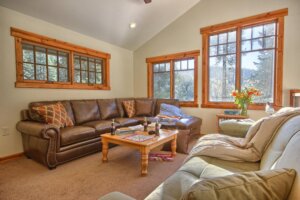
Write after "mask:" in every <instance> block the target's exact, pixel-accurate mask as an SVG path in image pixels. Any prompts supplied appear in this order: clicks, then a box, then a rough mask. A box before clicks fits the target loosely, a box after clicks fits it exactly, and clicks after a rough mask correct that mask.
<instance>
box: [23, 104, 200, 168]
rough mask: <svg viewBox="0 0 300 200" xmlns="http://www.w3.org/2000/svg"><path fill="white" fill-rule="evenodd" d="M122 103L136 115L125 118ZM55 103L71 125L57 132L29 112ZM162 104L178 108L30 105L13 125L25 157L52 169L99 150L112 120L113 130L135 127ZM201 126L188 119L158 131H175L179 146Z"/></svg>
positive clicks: (196, 120) (195, 133)
mask: <svg viewBox="0 0 300 200" xmlns="http://www.w3.org/2000/svg"><path fill="white" fill-rule="evenodd" d="M125 100H134V101H135V108H136V115H135V116H134V117H132V118H128V117H127V115H126V112H125V111H124V108H123V104H122V102H123V101H125ZM56 102H61V103H62V104H63V105H64V107H65V109H66V111H67V113H68V116H69V117H70V118H71V119H72V121H73V123H74V126H72V127H65V128H60V129H58V128H57V127H55V126H52V125H49V124H45V123H43V122H42V119H41V118H40V116H38V115H37V114H36V113H35V112H34V111H33V109H32V108H33V107H35V106H39V105H46V104H53V103H56ZM162 103H167V104H172V105H175V106H177V107H179V102H178V100H174V99H149V98H120V99H94V100H66V101H46V102H33V103H30V104H29V108H28V109H26V110H23V111H22V112H21V117H22V119H21V121H20V122H18V124H17V130H18V131H19V132H21V133H22V140H23V147H24V153H25V155H26V156H27V157H28V158H31V159H33V160H36V161H38V162H40V163H42V164H44V165H46V166H47V167H48V168H49V169H52V168H55V167H56V166H57V165H59V164H62V163H64V162H67V161H70V160H73V159H76V158H79V157H82V156H85V155H88V154H91V153H95V152H98V151H101V149H102V148H101V134H103V133H107V132H109V131H110V126H111V119H112V118H114V119H115V120H116V122H117V125H116V127H117V128H118V127H127V126H133V125H138V124H141V123H142V122H143V119H144V117H148V118H149V120H151V119H152V118H153V117H155V116H156V115H157V114H158V113H159V111H160V105H161V104H162ZM201 123H202V120H201V119H199V118H197V117H192V116H188V117H185V118H182V119H180V120H176V121H175V122H174V123H172V124H166V125H165V127H164V126H162V128H174V129H179V130H180V131H181V133H182V134H181V136H180V137H178V143H180V142H181V140H183V139H184V138H188V139H189V138H190V137H191V136H193V135H197V134H200V127H201ZM187 142H188V141H185V143H187ZM178 146H179V147H180V146H183V145H182V144H179V145H178Z"/></svg>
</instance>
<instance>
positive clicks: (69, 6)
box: [0, 0, 200, 50]
mask: <svg viewBox="0 0 300 200" xmlns="http://www.w3.org/2000/svg"><path fill="white" fill-rule="evenodd" d="M199 1H200V0H152V3H149V4H145V3H144V0H51V1H50V0H0V5H2V6H4V7H7V8H10V9H13V10H16V11H18V12H21V13H24V14H26V15H30V16H33V17H36V18H39V19H42V20H45V21H48V22H50V23H53V24H57V25H60V26H63V27H65V28H68V29H71V30H74V31H76V32H79V33H82V34H85V35H88V36H91V37H94V38H97V39H100V40H103V41H106V42H109V43H111V44H114V45H118V46H121V47H124V48H126V49H129V50H136V49H137V48H138V47H140V46H141V45H143V44H144V43H145V42H147V41H148V40H149V39H151V38H152V37H153V36H155V35H156V34H157V33H159V32H160V31H161V30H162V29H164V28H165V27H166V26H167V25H169V24H170V23H172V22H173V21H174V20H176V19H177V18H178V17H180V16H181V15H183V14H184V13H185V12H186V11H188V10H189V9H190V8H191V7H193V6H194V5H195V4H197V3H198V2H199ZM131 22H135V23H136V24H137V26H136V28H135V29H130V28H129V24H130V23H131Z"/></svg>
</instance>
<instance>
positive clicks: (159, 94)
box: [146, 51, 200, 107]
mask: <svg viewBox="0 0 300 200" xmlns="http://www.w3.org/2000/svg"><path fill="white" fill-rule="evenodd" d="M199 54H200V51H190V52H183V53H177V54H171V55H165V56H158V57H152V58H147V59H146V62H147V63H148V96H149V97H154V98H166V99H169V98H175V99H179V100H180V104H181V106H187V107H197V106H198V95H197V92H198V91H197V88H198V87H197V82H198V71H197V65H198V56H199Z"/></svg>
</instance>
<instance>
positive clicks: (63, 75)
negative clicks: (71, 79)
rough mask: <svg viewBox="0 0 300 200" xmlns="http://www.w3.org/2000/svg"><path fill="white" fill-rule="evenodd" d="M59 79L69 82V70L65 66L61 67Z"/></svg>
mask: <svg viewBox="0 0 300 200" xmlns="http://www.w3.org/2000/svg"><path fill="white" fill-rule="evenodd" d="M59 81H61V82H67V81H68V70H67V69H65V68H59Z"/></svg>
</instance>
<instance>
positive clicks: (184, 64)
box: [181, 60, 188, 70]
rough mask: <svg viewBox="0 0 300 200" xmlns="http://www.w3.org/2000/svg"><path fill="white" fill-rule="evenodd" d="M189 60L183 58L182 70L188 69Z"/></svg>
mask: <svg viewBox="0 0 300 200" xmlns="http://www.w3.org/2000/svg"><path fill="white" fill-rule="evenodd" d="M187 68H188V66H187V60H182V61H181V70H187Z"/></svg>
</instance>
